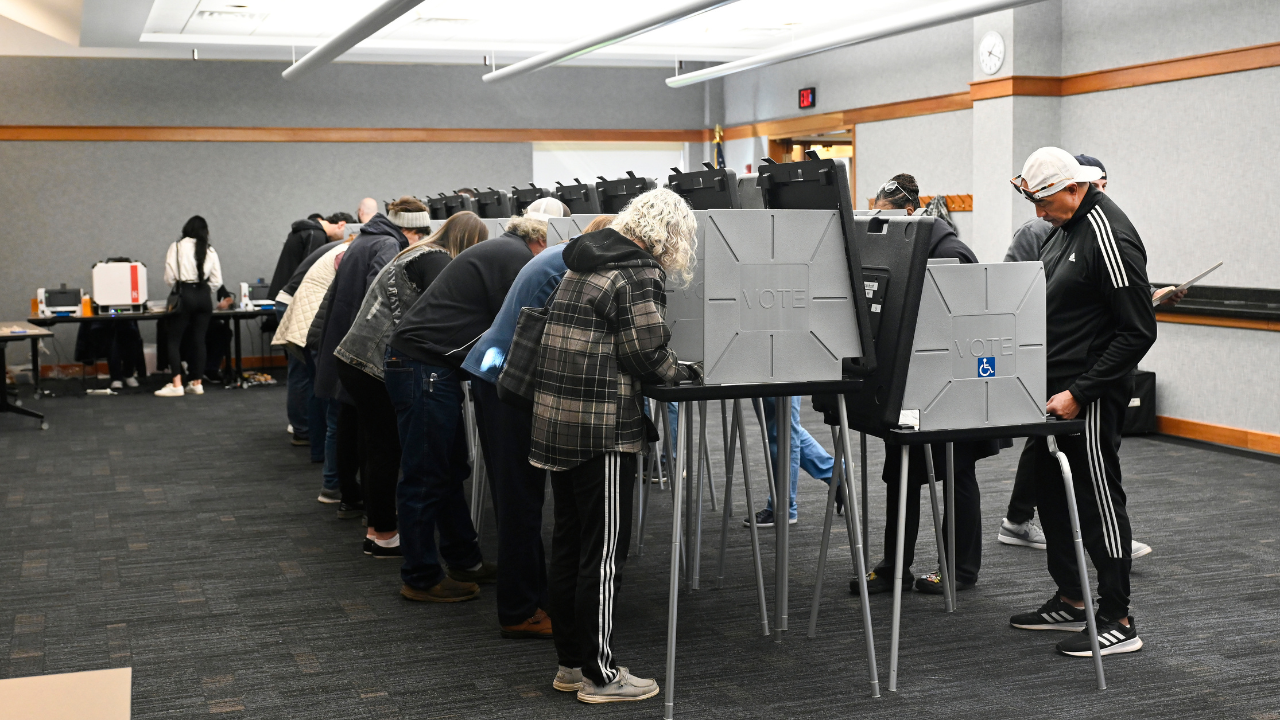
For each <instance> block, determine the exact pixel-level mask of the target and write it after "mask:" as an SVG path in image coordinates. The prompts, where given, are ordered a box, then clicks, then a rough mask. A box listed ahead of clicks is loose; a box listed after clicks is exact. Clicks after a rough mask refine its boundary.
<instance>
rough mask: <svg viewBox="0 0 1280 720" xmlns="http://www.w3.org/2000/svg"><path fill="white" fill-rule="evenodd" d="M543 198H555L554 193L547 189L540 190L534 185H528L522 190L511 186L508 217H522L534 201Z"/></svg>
mask: <svg viewBox="0 0 1280 720" xmlns="http://www.w3.org/2000/svg"><path fill="white" fill-rule="evenodd" d="M544 197H555V193H553V192H551V191H550V190H548V189H547V188H541V187H538V186H537V185H535V184H534V183H529V187H527V188H522V187H516V186H515V185H512V186H511V212H510V213H509V214H510V215H523V214H524V209H525V208H527V207H529V206H530V205H532V204H533V203H534V202H535V201H536V200H538V199H540V198H544Z"/></svg>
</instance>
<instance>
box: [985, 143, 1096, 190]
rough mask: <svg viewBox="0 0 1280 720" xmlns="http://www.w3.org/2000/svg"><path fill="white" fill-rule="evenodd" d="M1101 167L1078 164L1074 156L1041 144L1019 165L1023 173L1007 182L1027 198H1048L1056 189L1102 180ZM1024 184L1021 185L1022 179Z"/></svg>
mask: <svg viewBox="0 0 1280 720" xmlns="http://www.w3.org/2000/svg"><path fill="white" fill-rule="evenodd" d="M1104 174H1105V173H1104V172H1103V171H1102V168H1097V167H1093V166H1091V165H1081V164H1080V162H1079V161H1078V160H1076V159H1075V157H1074V156H1073V155H1072V154H1071V153H1069V152H1067V151H1066V150H1063V149H1062V148H1056V147H1042V148H1040V149H1039V150H1036V151H1035V152H1033V153H1031V157H1028V158H1027V161H1026V162H1025V163H1023V165H1022V174H1020V175H1018V176H1017V177H1015V178H1014V179H1012V180H1010V181H1009V182H1011V183H1013V186H1014V187H1015V188H1017V189H1018V190H1019V192H1022V194H1023V195H1026V196H1027V198H1028V199H1030V200H1040V199H1042V198H1047V197H1049V196H1050V195H1052V194H1054V193H1056V192H1058V191H1059V190H1061V189H1063V188H1065V187H1067V186H1068V185H1073V184H1075V183H1082V182H1094V181H1096V180H1101V179H1102V177H1103V175H1104ZM1024 180H1025V181H1026V183H1027V187H1026V188H1025V189H1024V188H1023V187H1022V181H1024Z"/></svg>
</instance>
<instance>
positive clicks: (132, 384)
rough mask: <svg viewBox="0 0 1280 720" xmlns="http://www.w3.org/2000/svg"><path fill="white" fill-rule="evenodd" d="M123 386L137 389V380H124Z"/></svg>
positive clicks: (128, 378) (129, 378)
mask: <svg viewBox="0 0 1280 720" xmlns="http://www.w3.org/2000/svg"><path fill="white" fill-rule="evenodd" d="M124 384H125V385H128V386H129V387H138V378H131V377H127V378H125V379H124Z"/></svg>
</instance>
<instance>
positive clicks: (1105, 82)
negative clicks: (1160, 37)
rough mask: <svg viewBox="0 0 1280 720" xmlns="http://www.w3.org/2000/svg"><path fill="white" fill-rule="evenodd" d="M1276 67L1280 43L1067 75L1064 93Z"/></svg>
mask: <svg viewBox="0 0 1280 720" xmlns="http://www.w3.org/2000/svg"><path fill="white" fill-rule="evenodd" d="M1276 66H1280V42H1275V43H1268V44H1266V45H1253V46H1250V47H1243V48H1236V49H1234V50H1220V51H1218V52H1211V53H1204V54H1203V55H1189V56H1187V57H1181V58H1173V59H1171V60H1159V61H1156V62H1149V63H1142V64H1139V65H1130V66H1128V67H1121V68H1114V69H1112V70H1099V71H1096V72H1089V73H1080V74H1079V75H1068V76H1066V77H1064V78H1062V94H1063V95H1082V94H1084V93H1092V92H1101V91H1103V90H1117V89H1120V88H1128V87H1138V86H1140V85H1155V84H1158V83H1166V82H1174V81H1176V80H1191V79H1193V78H1200V77H1209V76H1212V75H1226V74H1228V73H1235V72H1244V71H1246V70H1260V69H1262V68H1268V67H1276Z"/></svg>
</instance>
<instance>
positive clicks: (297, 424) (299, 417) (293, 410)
mask: <svg viewBox="0 0 1280 720" xmlns="http://www.w3.org/2000/svg"><path fill="white" fill-rule="evenodd" d="M303 352H304V353H306V352H307V351H306V350H304V351H303ZM285 354H286V355H287V356H288V358H289V375H288V378H287V380H286V381H285V382H286V388H287V389H286V392H287V395H286V396H285V398H286V399H285V412H286V413H287V414H288V416H289V424H290V425H292V426H293V432H294V434H295V435H302V436H305V437H308V438H309V437H310V435H309V431H310V428H311V422H310V421H311V398H313V397H315V394H314V392H313V391H312V382H313V381H314V380H315V376H316V366H315V363H314V362H311V359H310V357H308V358H307V359H305V360H304V359H301V358H299V357H297V356H295V355H294V354H293V353H285ZM308 355H309V353H308Z"/></svg>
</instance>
